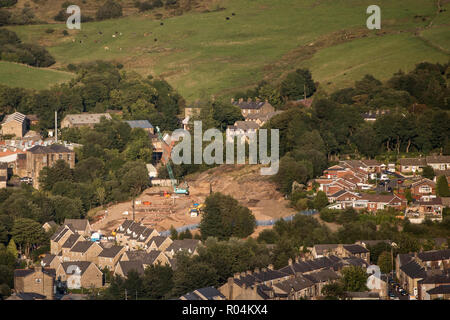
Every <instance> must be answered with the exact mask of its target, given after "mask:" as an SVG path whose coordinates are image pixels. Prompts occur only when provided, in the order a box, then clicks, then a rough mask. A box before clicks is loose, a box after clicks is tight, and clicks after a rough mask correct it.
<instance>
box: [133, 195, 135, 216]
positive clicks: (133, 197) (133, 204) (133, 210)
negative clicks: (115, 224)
mask: <svg viewBox="0 0 450 320" xmlns="http://www.w3.org/2000/svg"><path fill="white" fill-rule="evenodd" d="M134 199H135V196H134V195H133V221H135V210H134V202H135V201H134Z"/></svg>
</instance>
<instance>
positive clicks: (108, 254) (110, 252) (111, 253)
mask: <svg viewBox="0 0 450 320" xmlns="http://www.w3.org/2000/svg"><path fill="white" fill-rule="evenodd" d="M122 249H123V247H122V246H112V247H111V248H104V249H103V251H102V252H100V254H99V255H98V256H99V257H103V258H114V257H115V256H117V255H118V254H119V252H120V251H121V250H122Z"/></svg>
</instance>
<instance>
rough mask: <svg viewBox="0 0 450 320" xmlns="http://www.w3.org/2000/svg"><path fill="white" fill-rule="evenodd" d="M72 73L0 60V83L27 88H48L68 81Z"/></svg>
mask: <svg viewBox="0 0 450 320" xmlns="http://www.w3.org/2000/svg"><path fill="white" fill-rule="evenodd" d="M72 77H73V74H71V73H68V72H61V71H56V70H51V69H45V68H33V67H29V66H27V65H23V64H18V63H13V62H6V61H0V84H5V85H8V86H10V87H22V88H28V89H37V90H42V89H48V88H50V87H51V86H52V85H54V84H56V83H61V82H65V81H69V80H70V79H71V78H72Z"/></svg>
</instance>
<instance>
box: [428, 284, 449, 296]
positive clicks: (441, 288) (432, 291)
mask: <svg viewBox="0 0 450 320" xmlns="http://www.w3.org/2000/svg"><path fill="white" fill-rule="evenodd" d="M427 293H428V294H449V293H450V285H448V284H444V285H442V286H438V287H435V288H433V289H430V290H428V291H427Z"/></svg>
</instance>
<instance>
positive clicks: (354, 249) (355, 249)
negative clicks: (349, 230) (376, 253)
mask: <svg viewBox="0 0 450 320" xmlns="http://www.w3.org/2000/svg"><path fill="white" fill-rule="evenodd" d="M343 247H344V249H345V250H347V251H348V252H350V253H351V254H358V253H367V252H369V250H367V249H366V248H364V247H363V246H361V245H359V244H344V245H343Z"/></svg>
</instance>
